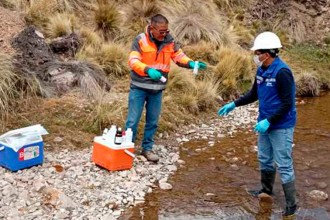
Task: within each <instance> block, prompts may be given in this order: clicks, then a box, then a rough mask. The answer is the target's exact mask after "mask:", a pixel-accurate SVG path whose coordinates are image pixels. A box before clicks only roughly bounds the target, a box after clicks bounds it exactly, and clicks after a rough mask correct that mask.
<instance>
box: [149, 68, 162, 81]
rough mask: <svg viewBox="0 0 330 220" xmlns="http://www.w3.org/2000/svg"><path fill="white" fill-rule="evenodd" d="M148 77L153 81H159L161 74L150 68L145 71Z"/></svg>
mask: <svg viewBox="0 0 330 220" xmlns="http://www.w3.org/2000/svg"><path fill="white" fill-rule="evenodd" d="M147 73H148V76H150V78H151V79H153V80H159V79H160V78H161V77H162V74H161V73H160V72H159V71H158V70H156V69H153V68H150V69H148V70H147Z"/></svg>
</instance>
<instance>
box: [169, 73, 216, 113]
mask: <svg viewBox="0 0 330 220" xmlns="http://www.w3.org/2000/svg"><path fill="white" fill-rule="evenodd" d="M218 89H219V83H218V82H216V81H215V80H214V79H213V78H211V77H203V78H201V79H199V78H195V76H193V74H192V73H191V71H189V70H182V69H179V68H177V67H176V68H174V69H173V70H172V71H171V73H170V75H169V83H168V86H167V90H166V95H167V96H171V97H172V99H171V100H172V101H173V102H175V103H176V105H177V106H178V109H180V111H183V112H187V113H192V114H197V113H199V112H203V111H207V110H208V108H212V107H213V106H214V104H215V101H216V98H217V96H218Z"/></svg>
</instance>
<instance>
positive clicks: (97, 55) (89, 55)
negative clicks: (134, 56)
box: [77, 42, 129, 77]
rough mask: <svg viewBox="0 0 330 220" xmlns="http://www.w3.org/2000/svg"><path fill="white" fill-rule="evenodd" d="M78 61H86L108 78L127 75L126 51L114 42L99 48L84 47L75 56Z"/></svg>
mask: <svg viewBox="0 0 330 220" xmlns="http://www.w3.org/2000/svg"><path fill="white" fill-rule="evenodd" d="M77 58H78V59H80V60H86V61H89V62H92V63H94V64H97V65H98V66H100V67H101V68H102V69H103V70H104V71H105V73H106V74H107V75H108V76H110V77H122V76H125V75H127V74H128V71H129V69H128V64H127V59H128V50H127V49H125V46H123V45H122V44H118V43H115V42H107V43H104V44H102V45H101V46H100V47H99V46H91V45H88V46H86V47H85V48H84V49H83V50H82V51H80V52H79V53H78V55H77Z"/></svg>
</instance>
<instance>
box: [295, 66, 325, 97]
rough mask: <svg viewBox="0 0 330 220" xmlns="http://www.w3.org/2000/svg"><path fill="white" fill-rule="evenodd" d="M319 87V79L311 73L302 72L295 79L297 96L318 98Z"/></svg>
mask: <svg viewBox="0 0 330 220" xmlns="http://www.w3.org/2000/svg"><path fill="white" fill-rule="evenodd" d="M320 87H321V83H320V78H319V76H318V75H317V74H315V73H313V72H303V73H301V74H299V75H298V76H297V77H296V88H297V95H298V96H319V95H320Z"/></svg>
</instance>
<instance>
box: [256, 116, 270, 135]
mask: <svg viewBox="0 0 330 220" xmlns="http://www.w3.org/2000/svg"><path fill="white" fill-rule="evenodd" d="M269 126H270V123H269V121H268V120H267V119H264V120H261V121H259V122H258V123H257V124H256V126H255V127H254V131H256V132H259V133H265V132H266V131H267V129H268V128H269Z"/></svg>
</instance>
